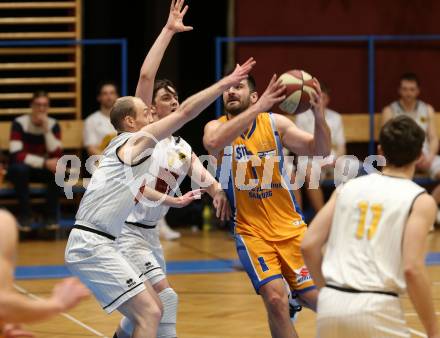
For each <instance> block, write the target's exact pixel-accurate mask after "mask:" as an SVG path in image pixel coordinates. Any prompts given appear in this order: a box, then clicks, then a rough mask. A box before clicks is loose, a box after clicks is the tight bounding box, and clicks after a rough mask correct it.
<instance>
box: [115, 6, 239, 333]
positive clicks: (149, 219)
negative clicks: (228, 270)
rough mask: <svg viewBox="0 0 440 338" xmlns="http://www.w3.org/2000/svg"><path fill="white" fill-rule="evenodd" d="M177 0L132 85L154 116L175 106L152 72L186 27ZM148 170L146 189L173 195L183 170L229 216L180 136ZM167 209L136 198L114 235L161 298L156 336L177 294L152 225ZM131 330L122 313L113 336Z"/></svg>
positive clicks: (172, 313) (172, 322)
mask: <svg viewBox="0 0 440 338" xmlns="http://www.w3.org/2000/svg"><path fill="white" fill-rule="evenodd" d="M182 6H183V0H182V1H177V2H176V3H174V2H173V3H172V4H171V8H170V13H169V17H168V21H167V23H166V25H165V27H164V28H163V30H162V31H161V33H160V34H159V36H158V38H157V39H156V41H155V43H154V44H153V46H152V47H151V49H150V51H149V52H148V55H147V57H146V58H145V61H144V64H143V65H142V68H141V75H140V78H139V85H138V88H141V89H142V92H141V93H140V95H139V96H140V98H142V99H143V100H144V102H145V103H146V104H147V105H148V106H150V105H151V107H152V116H153V118H154V120H155V121H157V120H159V119H163V118H165V117H166V116H168V115H170V114H174V113H175V111H176V110H177V109H178V108H179V101H178V96H177V90H176V88H175V87H174V85H173V84H172V82H171V81H169V80H159V81H157V82H156V81H155V78H156V73H157V70H158V69H159V65H160V62H161V60H162V58H163V55H164V53H165V50H166V48H167V46H168V44H169V43H170V41H171V38H172V37H173V35H174V34H175V33H177V32H183V31H187V30H190V29H191V28H192V27H188V26H185V25H184V24H183V17H184V15H185V13H186V10H185V9H184V10H183V11H182V10H181V9H182ZM185 8H187V7H185ZM149 172H150V173H151V176H150V179H149V180H148V181H146V182H145V184H146V185H147V186H149V187H150V188H151V189H155V190H157V191H159V192H161V193H164V194H169V195H174V194H175V193H176V191H178V190H179V184H180V183H181V181H182V180H183V178H184V177H185V176H186V175H188V176H189V177H191V178H192V179H193V181H195V183H196V184H198V185H200V186H202V187H203V188H206V191H207V192H208V193H209V194H210V195H211V197H212V199H213V205H214V207H215V208H216V211H217V216H219V217H220V218H221V219H222V220H223V219H229V217H230V214H231V211H230V207H229V203H228V200H227V198H226V194H225V193H224V191H223V190H222V188H221V186H220V184H219V183H218V182H217V181H216V180H215V179H214V178H213V177H212V175H211V174H210V173H209V172H208V171H207V170H206V169H205V168H204V167H203V165H202V163H201V162H200V160H199V159H198V158H197V156H196V155H195V154H194V153H193V151H192V149H191V146H190V145H189V144H188V143H187V142H186V141H185V140H184V139H183V138H181V137H174V136H173V135H171V134H170V135H169V136H168V137H167V138H164V139H163V140H161V141H160V142H159V143H158V144H157V145H156V146H155V148H154V150H153V153H152V155H151V165H150V167H149ZM202 181H203V182H202ZM168 209H169V206H168V205H166V204H165V203H160V204H158V205H157V206H148V205H146V204H143V203H138V204H136V207H135V209H134V210H133V211H132V212H131V214H130V215H129V216H128V218H127V220H126V221H125V225H124V226H123V228H122V232H121V235H120V237H119V238H118V244H119V247H120V250H121V253H122V254H123V255H124V256H125V257H126V259H127V260H129V261H130V262H131V263H132V264H133V265H135V267H136V268H137V269H138V270H139V272H140V273H141V274H143V276H144V278H146V279H147V280H148V281H149V282H150V283H151V285H152V286H153V288H154V290H155V291H156V292H157V294H158V296H159V298H160V300H161V302H162V304H163V315H162V318H161V321H160V324H159V328H158V332H157V337H158V338H174V337H177V333H176V320H177V303H178V296H177V293H176V292H175V291H174V290H173V289H172V287H171V286H170V283H169V282H168V280H167V278H166V265H165V258H164V254H163V249H162V245H161V243H160V239H159V229H158V227H157V224H158V222H159V220H160V219H161V218H162V217H164V216H165V215H166V213H167V212H168ZM131 332H132V324H131V322H130V321H129V320H128V318H126V317H124V318H123V319H122V320H121V323H120V327H119V328H118V330H117V332H116V334H115V335H114V337H116V338H128V337H130V335H131Z"/></svg>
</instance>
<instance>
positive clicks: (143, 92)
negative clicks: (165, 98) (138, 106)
mask: <svg viewBox="0 0 440 338" xmlns="http://www.w3.org/2000/svg"><path fill="white" fill-rule="evenodd" d="M183 4H184V0H172V2H171V7H170V14H169V16H168V21H167V23H166V25H165V26H164V28H163V29H162V31H161V32H160V34H159V36H158V37H157V39H156V41H155V42H154V44H153V46H152V47H151V49H150V50H149V52H148V54H147V56H146V57H145V60H144V63H143V64H142V68H141V71H140V76H139V81H138V84H137V87H136V94H135V95H136V96H137V97H139V98H141V99H142V101H144V103H145V104H146V105H150V104H151V103H152V99H153V97H152V95H153V88H154V81H155V78H156V73H157V70H158V69H159V65H160V63H161V61H162V58H163V55H164V53H165V50H166V49H167V47H168V45H169V43H170V41H171V39H172V37H173V36H174V34H175V33H179V32H187V31H190V30H192V29H193V28H192V27H190V26H185V25H184V24H183V17H184V16H185V13H186V12H187V10H188V6H185V7H184V8H183V10H182V7H183Z"/></svg>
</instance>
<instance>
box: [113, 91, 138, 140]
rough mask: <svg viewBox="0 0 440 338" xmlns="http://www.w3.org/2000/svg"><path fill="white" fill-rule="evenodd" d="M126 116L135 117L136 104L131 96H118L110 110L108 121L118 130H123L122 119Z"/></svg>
mask: <svg viewBox="0 0 440 338" xmlns="http://www.w3.org/2000/svg"><path fill="white" fill-rule="evenodd" d="M127 116H131V117H132V118H136V106H135V101H134V97H133V96H123V97H120V98H119V99H117V100H116V102H115V104H114V105H113V107H112V110H111V111H110V121H111V123H112V125H113V127H115V129H116V130H117V131H118V132H120V131H124V123H123V121H124V119H125V118H126V117H127Z"/></svg>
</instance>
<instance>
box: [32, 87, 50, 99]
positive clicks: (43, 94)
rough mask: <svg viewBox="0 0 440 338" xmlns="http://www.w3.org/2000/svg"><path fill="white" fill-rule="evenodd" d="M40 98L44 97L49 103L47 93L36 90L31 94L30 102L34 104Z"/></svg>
mask: <svg viewBox="0 0 440 338" xmlns="http://www.w3.org/2000/svg"><path fill="white" fill-rule="evenodd" d="M40 97H46V98H47V99H48V100H49V101H50V98H49V93H48V92H47V91H45V90H37V91H36V92H34V93H33V94H32V100H31V102H34V101H35V100H36V99H38V98H40Z"/></svg>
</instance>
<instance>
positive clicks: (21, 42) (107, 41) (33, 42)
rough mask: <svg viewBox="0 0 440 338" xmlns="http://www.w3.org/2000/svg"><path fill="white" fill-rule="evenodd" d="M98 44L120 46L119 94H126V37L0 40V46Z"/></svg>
mask: <svg viewBox="0 0 440 338" xmlns="http://www.w3.org/2000/svg"><path fill="white" fill-rule="evenodd" d="M77 45H81V46H90V45H92V46H98V45H116V46H120V48H121V51H120V53H121V94H122V96H125V95H127V55H128V49H127V40H126V39H82V40H12V41H0V47H24V46H33V47H35V46H77Z"/></svg>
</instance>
